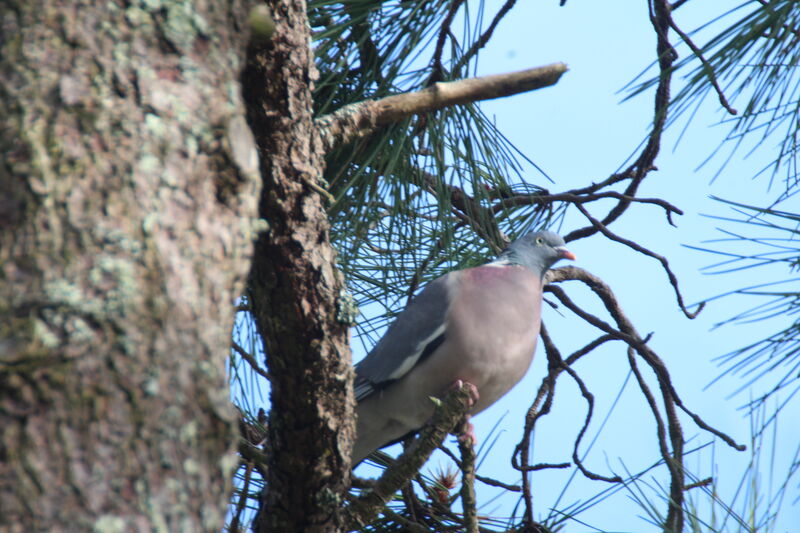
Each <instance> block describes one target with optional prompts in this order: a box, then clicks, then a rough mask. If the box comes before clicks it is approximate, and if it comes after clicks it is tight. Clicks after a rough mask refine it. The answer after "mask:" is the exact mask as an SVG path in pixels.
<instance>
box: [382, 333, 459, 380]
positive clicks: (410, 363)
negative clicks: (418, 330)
mask: <svg viewBox="0 0 800 533" xmlns="http://www.w3.org/2000/svg"><path fill="white" fill-rule="evenodd" d="M444 328H445V325H444V324H442V325H441V326H439V327H438V328H436V330H434V332H433V333H431V334H430V335H428V336H427V337H425V338H424V339H422V340H421V341H420V342H419V343H417V347H416V348H415V349H414V353H412V354H411V355H409V356H408V357H406V358H405V360H403V364H401V365H400V366H399V367H397V369H396V370H395V371H394V372H392V373H391V374H390V375H389V379H400V378H402V377H403V376H405V375H406V374H407V373H408V371H409V370H411V369H412V368H414V365H416V364H417V361H419V357H420V356H421V355H422V352H424V351H425V347H426V346H427V345H428V344H430V343H431V342H432V341H433V340H434V339H435V338H436V337H438V336H439V335H441V334H443V333H444Z"/></svg>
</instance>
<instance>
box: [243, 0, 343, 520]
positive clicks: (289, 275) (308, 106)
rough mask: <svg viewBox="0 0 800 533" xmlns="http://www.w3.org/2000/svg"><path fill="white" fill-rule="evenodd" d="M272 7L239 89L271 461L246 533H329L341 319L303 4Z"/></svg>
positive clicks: (335, 490)
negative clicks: (267, 30)
mask: <svg viewBox="0 0 800 533" xmlns="http://www.w3.org/2000/svg"><path fill="white" fill-rule="evenodd" d="M271 4H272V5H271V10H272V13H273V14H274V18H275V25H276V31H275V34H274V35H273V37H272V40H271V41H270V42H269V43H267V44H266V45H265V46H263V47H261V48H258V49H256V48H253V49H251V50H250V53H249V54H248V63H247V67H246V68H245V71H244V74H243V79H242V83H243V92H244V96H245V100H246V101H247V107H248V112H249V120H250V124H251V126H252V128H253V133H254V134H255V137H256V142H257V144H258V146H259V149H260V150H261V153H262V154H263V155H264V157H262V159H261V164H262V167H261V173H262V176H263V177H264V190H263V192H262V196H261V201H260V205H259V212H260V215H261V217H262V218H264V219H266V221H267V223H268V225H269V229H268V230H267V231H266V232H264V233H263V234H262V236H261V238H260V239H259V240H258V241H257V242H256V251H255V256H254V258H253V270H252V271H251V274H250V282H249V283H250V289H251V298H250V305H251V309H252V311H253V315H254V317H255V320H256V324H257V327H258V331H259V333H260V334H261V336H262V337H263V338H264V340H265V341H266V351H267V364H268V366H269V373H270V383H271V396H270V400H271V411H270V417H269V423H268V427H269V446H268V448H269V452H270V461H269V465H268V466H269V468H268V476H267V483H266V490H265V493H264V501H263V504H264V505H263V506H262V512H261V513H260V517H259V521H258V526H257V527H258V529H259V530H261V531H279V532H285V531H337V530H339V529H340V528H341V524H342V521H341V516H340V514H339V511H340V509H341V503H342V497H343V494H344V492H345V490H346V489H347V488H348V487H349V484H350V450H351V448H352V441H353V436H354V431H355V428H354V424H353V406H354V400H353V390H352V366H351V359H350V348H349V337H348V331H349V326H350V322H351V319H350V318H349V316H348V315H349V310H348V305H347V300H346V298H343V294H342V289H343V288H344V283H343V279H342V275H341V273H340V272H339V271H338V270H337V269H336V259H335V251H334V249H333V247H332V246H331V243H330V237H329V228H330V226H329V222H328V217H327V214H326V212H325V208H324V205H323V196H324V193H321V192H320V190H321V187H322V184H321V183H320V180H321V177H322V170H323V159H322V156H323V154H322V143H321V140H320V135H319V132H318V131H317V130H316V129H315V126H314V122H313V102H312V93H311V91H312V89H313V80H314V79H315V78H316V75H317V72H316V69H315V68H314V63H313V54H312V51H311V48H310V46H309V43H310V39H311V35H310V30H309V27H308V19H307V16H306V5H305V2H304V1H301V0H286V1H276V2H273V3H271ZM265 110H267V112H265Z"/></svg>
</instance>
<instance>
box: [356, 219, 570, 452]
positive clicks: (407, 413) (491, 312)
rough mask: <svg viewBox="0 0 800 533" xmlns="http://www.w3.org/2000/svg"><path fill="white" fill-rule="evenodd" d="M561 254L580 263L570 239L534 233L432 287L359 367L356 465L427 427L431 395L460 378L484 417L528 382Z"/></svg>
mask: <svg viewBox="0 0 800 533" xmlns="http://www.w3.org/2000/svg"><path fill="white" fill-rule="evenodd" d="M559 259H575V255H574V254H573V253H572V252H570V251H569V250H567V249H566V247H565V243H564V239H562V238H561V237H559V236H558V235H556V234H555V233H553V232H550V231H538V232H531V233H528V234H527V235H525V236H524V237H522V238H520V239H518V240H516V241H514V242H513V243H512V244H511V245H510V246H509V247H508V248H506V249H505V250H504V251H503V252H502V253H501V254H500V256H499V257H498V258H497V259H496V260H494V261H492V262H490V263H487V264H485V265H483V266H479V267H475V268H468V269H465V270H457V271H455V272H449V273H448V274H445V275H444V276H441V277H440V278H437V279H435V280H434V281H432V282H431V283H429V284H428V285H427V286H426V287H425V289H424V290H423V291H422V292H420V293H419V294H418V295H417V296H416V297H415V298H414V299H413V300H412V301H411V303H409V305H408V306H407V307H406V308H405V309H404V310H403V312H402V313H400V315H399V316H398V317H397V319H396V320H395V321H394V322H393V323H392V324H391V326H389V329H388V331H387V332H386V334H385V335H384V336H383V338H381V340H380V341H378V343H377V344H376V345H375V347H374V348H373V349H372V351H371V352H370V353H369V354H368V355H367V356H366V357H365V358H364V359H363V360H362V361H360V362H359V363H358V364H357V365H356V379H355V394H356V400H357V401H358V407H357V410H356V411H357V416H358V422H357V437H356V443H355V447H354V449H353V464H354V465H355V464H358V463H359V462H361V461H362V460H363V459H364V458H365V457H366V456H367V455H369V454H370V453H372V452H373V451H375V450H377V449H378V448H381V447H383V446H386V445H388V444H391V443H394V442H397V441H398V440H400V439H402V438H404V437H405V436H406V435H409V434H411V433H414V432H416V431H417V430H419V429H420V428H421V427H422V426H423V425H424V424H425V422H427V421H428V419H429V418H430V417H431V416H432V415H433V410H434V405H433V402H432V401H431V397H432V396H433V397H440V396H442V395H444V394H445V393H446V392H447V390H448V389H449V388H450V387H452V386H453V385H454V384H457V383H461V382H466V383H470V384H472V385H474V387H475V388H476V389H477V398H476V402H475V403H474V405H473V407H472V409H471V410H470V414H477V413H479V412H481V411H483V410H484V409H486V408H487V407H489V406H490V405H492V404H493V403H494V402H496V401H497V400H498V399H499V398H500V397H501V396H503V395H504V394H505V393H506V392H508V391H509V390H510V389H511V388H512V387H513V386H514V385H516V384H517V382H519V380H520V379H522V376H524V375H525V372H527V370H528V367H529V366H530V364H531V361H532V360H533V353H534V351H535V349H536V339H537V338H538V336H539V326H540V317H541V307H542V279H543V277H544V274H545V272H547V270H548V269H549V268H550V267H551V266H553V264H554V263H555V262H556V261H558V260H559Z"/></svg>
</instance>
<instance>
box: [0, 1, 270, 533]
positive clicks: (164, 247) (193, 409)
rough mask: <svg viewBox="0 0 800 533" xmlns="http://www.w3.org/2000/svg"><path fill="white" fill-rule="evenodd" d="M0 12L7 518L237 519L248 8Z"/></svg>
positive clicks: (15, 524) (58, 521)
mask: <svg viewBox="0 0 800 533" xmlns="http://www.w3.org/2000/svg"><path fill="white" fill-rule="evenodd" d="M0 10H1V11H2V13H0V20H1V21H2V25H3V26H2V29H1V30H0V116H2V117H3V128H2V130H0V149H2V153H3V158H2V160H3V162H2V164H1V165H0V191H2V196H3V198H2V199H1V200H0V530H3V531H60V530H70V531H92V530H95V531H151V530H159V531H219V530H220V528H221V527H222V524H223V519H224V513H225V504H226V500H227V496H228V492H229V479H230V476H229V474H230V471H231V468H232V466H234V464H235V460H234V457H233V455H232V453H231V452H232V451H233V445H234V444H235V438H234V431H233V425H232V416H231V412H230V411H231V410H230V408H229V402H228V391H227V386H226V380H225V371H224V361H225V357H226V355H227V352H228V349H229V346H230V328H231V325H232V320H233V308H232V305H233V303H234V300H235V298H236V297H237V296H238V295H240V294H241V291H242V290H243V281H244V279H245V276H246V274H247V269H248V266H249V258H250V255H251V250H252V241H253V231H252V229H251V228H252V227H253V225H252V221H253V220H254V217H255V213H256V195H257V182H258V179H257V172H258V168H257V160H256V156H257V154H256V152H255V147H254V143H253V139H252V135H251V134H250V133H249V130H248V129H247V127H246V122H245V120H244V117H243V107H242V105H241V102H240V100H239V96H238V89H237V87H238V86H237V78H238V69H239V63H240V62H239V60H238V59H237V58H239V57H242V54H243V44H244V43H243V39H244V38H245V32H243V31H242V28H241V25H240V21H239V20H238V19H236V17H239V16H240V14H241V15H244V16H246V6H244V5H242V4H240V3H239V2H238V1H236V0H235V1H234V2H232V3H230V4H226V3H220V2H211V1H198V2H177V1H176V2H167V1H164V2H160V3H159V2H141V3H139V2H122V1H118V2H95V3H94V4H89V3H86V2H49V1H46V0H36V1H33V0H19V1H16V2H14V1H11V2H4V3H3V4H2V8H0ZM242 18H244V17H243V16H242Z"/></svg>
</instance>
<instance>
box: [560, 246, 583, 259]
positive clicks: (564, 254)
mask: <svg viewBox="0 0 800 533" xmlns="http://www.w3.org/2000/svg"><path fill="white" fill-rule="evenodd" d="M556 251H557V252H558V257H560V258H561V259H571V260H572V261H575V260H576V259H578V257H577V256H576V255H575V254H573V253H572V252H570V251H569V250H567V249H566V248H564V247H563V246H559V247H558V248H556Z"/></svg>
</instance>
